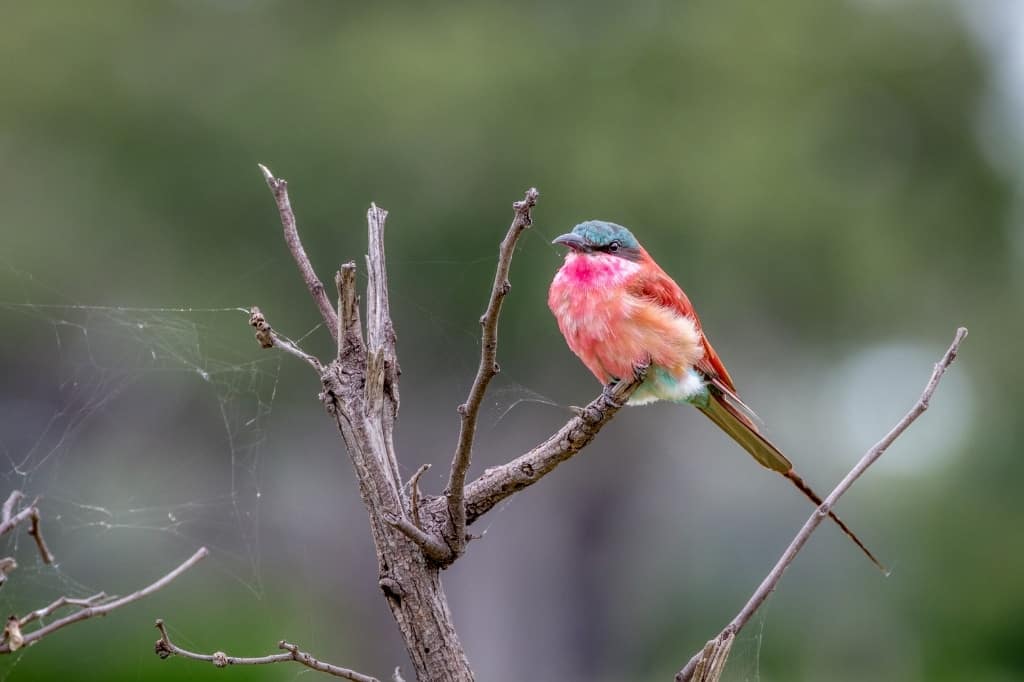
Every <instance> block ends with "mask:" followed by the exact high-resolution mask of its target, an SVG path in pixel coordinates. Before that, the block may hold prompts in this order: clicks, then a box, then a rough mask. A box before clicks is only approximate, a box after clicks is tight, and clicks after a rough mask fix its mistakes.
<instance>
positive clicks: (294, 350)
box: [249, 306, 324, 375]
mask: <svg viewBox="0 0 1024 682" xmlns="http://www.w3.org/2000/svg"><path fill="white" fill-rule="evenodd" d="M249 326H250V327H252V328H253V329H255V330H256V340H257V341H259V344H260V345H261V346H262V347H264V348H275V347H276V348H280V349H281V350H283V351H284V352H286V353H288V354H289V355H294V356H295V357H297V358H298V359H299V360H302V361H303V362H305V363H306V364H308V365H309V366H310V367H312V368H313V369H314V370H316V373H317V375H320V374H323V371H324V366H323V364H321V362H320V360H318V359H317V358H316V357H315V356H312V355H310V354H309V353H307V352H306V351H304V350H302V349H301V348H299V347H298V345H296V344H295V342H294V341H292V340H291V339H289V338H287V337H284V336H281V335H280V334H278V333H277V332H275V331H274V328H273V327H271V326H270V323H269V322H267V318H266V317H265V316H264V315H263V312H262V311H261V310H260V309H259V308H258V307H256V306H253V307H252V308H250V309H249Z"/></svg>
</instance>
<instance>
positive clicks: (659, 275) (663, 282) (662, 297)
mask: <svg viewBox="0 0 1024 682" xmlns="http://www.w3.org/2000/svg"><path fill="white" fill-rule="evenodd" d="M648 258H650V257H648ZM628 289H629V293H630V294H632V295H633V296H636V297H637V298H643V299H646V300H648V301H651V302H653V303H656V304H658V305H660V306H663V307H665V308H670V309H672V310H674V311H676V312H677V313H679V314H680V315H683V316H685V317H688V318H690V319H691V320H693V322H694V324H696V325H697V331H698V332H700V338H701V343H703V344H704V357H703V358H701V360H700V361H699V362H698V363H697V369H698V370H700V371H701V372H702V373H703V374H704V375H705V376H706V377H707V379H708V381H709V382H711V383H712V384H714V385H715V386H716V387H718V389H719V390H721V391H722V392H723V393H725V394H727V395H728V396H730V397H731V398H733V399H735V400H736V402H738V403H739V404H740V405H742V406H743V408H745V409H746V410H748V411H750V408H749V407H747V406H746V405H744V404H743V401H742V400H740V399H739V396H738V395H737V394H736V386H735V385H734V384H733V382H732V377H731V376H729V370H727V369H726V368H725V365H724V364H722V359H721V358H720V357H718V353H716V352H715V349H714V348H712V346H711V342H710V341H708V337H707V335H706V334H705V333H704V330H703V329H702V328H701V324H700V318H699V317H697V312H696V311H695V310H694V309H693V304H692V303H690V299H689V298H687V296H686V293H685V292H683V290H682V289H681V288H680V287H679V285H678V284H676V283H675V281H673V280H672V278H671V277H669V276H668V275H667V274H666V273H665V271H664V270H662V269H661V268H660V267H659V266H658V264H657V263H655V262H654V261H653V260H650V261H649V263H648V264H647V265H646V266H645V267H644V268H643V269H642V270H641V271H640V272H638V273H637V274H636V275H635V276H634V277H633V280H632V281H631V282H630V283H629V287H628ZM751 413H753V412H752V411H751Z"/></svg>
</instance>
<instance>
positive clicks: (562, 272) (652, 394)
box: [548, 220, 887, 572]
mask: <svg viewBox="0 0 1024 682" xmlns="http://www.w3.org/2000/svg"><path fill="white" fill-rule="evenodd" d="M552 243H553V244H560V245H562V246H566V247H568V251H567V253H566V255H565V261H564V262H563V264H562V266H561V267H560V268H559V270H558V272H557V273H556V274H555V277H554V279H553V280H552V282H551V287H550V289H549V291H548V307H549V308H550V309H551V312H552V313H553V314H554V316H555V320H556V321H557V322H558V328H559V330H560V331H561V332H562V335H563V336H564V337H565V341H566V343H567V344H568V345H569V348H570V350H572V352H573V353H575V354H576V355H577V356H578V357H579V359H580V360H582V361H583V364H584V365H585V366H586V367H587V369H589V370H590V371H591V373H593V375H594V376H595V377H597V380H598V381H600V382H601V383H602V384H605V385H609V384H611V383H613V382H615V381H617V380H619V379H623V378H626V377H631V376H633V375H634V372H635V371H636V368H638V367H643V366H646V367H647V369H646V371H645V373H644V378H643V381H642V382H641V383H640V385H639V386H638V387H637V388H636V389H635V390H634V392H633V393H632V394H631V396H630V397H629V399H628V401H627V404H629V405H644V404H647V403H652V402H655V401H659V400H664V401H671V402H676V403H689V404H691V405H693V406H695V407H696V408H697V409H698V410H700V411H701V412H702V413H703V414H705V415H706V416H707V417H709V418H710V419H711V421H713V422H714V423H715V424H716V425H717V426H718V427H719V428H720V429H722V430H723V431H725V433H726V434H728V435H729V436H730V437H731V438H732V439H733V440H735V441H736V442H737V443H738V444H739V445H740V447H742V448H743V449H744V450H746V451H747V452H748V453H750V455H752V456H753V458H754V459H755V460H756V461H757V462H758V463H759V464H761V465H762V466H764V467H765V468H767V469H770V470H771V471H775V472H777V473H779V474H781V475H782V476H784V477H785V478H787V479H789V480H790V481H791V482H792V483H793V484H794V485H795V486H796V487H797V488H798V489H799V490H800V492H802V493H803V494H804V495H805V496H807V497H808V498H809V499H810V500H811V501H812V502H814V503H815V504H816V505H819V506H820V505H821V504H822V499H821V497H820V496H819V495H818V494H817V493H815V492H814V491H813V490H812V489H811V487H810V486H809V485H808V484H807V483H806V482H805V481H804V479H803V478H802V477H801V476H800V475H798V474H797V473H796V471H795V470H794V468H793V464H792V463H791V462H790V460H789V458H787V457H786V455H784V454H783V453H782V451H781V450H780V449H779V448H778V447H776V446H775V445H774V444H773V443H772V442H771V441H770V440H768V438H767V437H766V436H765V435H764V434H763V433H762V432H761V430H760V429H759V428H758V426H757V423H756V421H755V420H757V415H756V414H755V413H754V411H753V410H751V409H750V408H749V407H748V406H747V405H746V404H745V403H744V402H743V401H742V400H741V399H740V396H739V392H738V391H737V389H736V385H735V384H734V382H733V379H732V377H731V376H730V375H729V371H728V370H727V369H726V368H725V365H724V364H723V363H722V359H721V358H720V357H719V355H718V353H716V352H715V349H714V348H713V347H712V346H711V342H710V341H708V337H707V335H706V334H705V333H704V329H703V326H702V325H701V322H700V318H699V317H697V313H696V311H695V310H694V308H693V305H692V304H691V303H690V299H689V298H688V297H687V296H686V294H685V293H684V292H683V290H682V288H680V286H679V285H678V284H676V282H675V281H674V280H673V279H672V278H671V277H669V275H668V274H667V273H666V272H665V271H664V270H663V269H662V268H661V267H660V266H659V265H658V264H657V263H656V262H655V261H654V259H653V258H651V256H650V254H649V253H647V251H646V250H645V249H644V247H643V246H641V245H640V242H639V241H637V239H636V237H635V236H633V233H632V232H630V231H629V230H628V229H627V228H625V227H623V226H622V225H617V224H615V223H611V222H606V221H603V220H588V221H586V222H582V223H580V224H578V225H576V226H575V227H574V228H573V229H572V231H571V232H569V233H567V234H563V235H561V236H559V237H556V238H555V239H554V240H553V242H552ZM758 421H759V420H758ZM829 516H830V517H831V518H832V520H833V521H835V523H836V524H838V526H839V527H840V528H841V529H842V530H843V532H844V533H845V534H846V535H847V536H848V537H849V538H850V539H851V540H852V541H853V542H854V543H855V544H856V545H857V546H858V547H859V548H860V549H861V550H862V551H863V552H864V554H865V555H866V556H867V557H868V558H869V559H870V560H871V561H872V562H873V563H874V564H875V565H876V566H878V567H879V568H880V569H881V570H882V571H884V572H887V570H886V568H885V567H884V566H883V565H882V563H881V562H880V561H879V560H878V559H877V558H875V555H874V554H872V553H871V551H870V550H869V549H868V548H867V547H866V546H865V545H864V543H863V542H861V540H860V538H858V537H857V535H856V534H855V533H854V532H853V531H852V530H850V528H849V527H848V526H847V525H846V524H845V523H844V522H843V521H842V520H840V518H839V517H838V516H837V515H836V514H835V513H833V512H831V511H830V512H829Z"/></svg>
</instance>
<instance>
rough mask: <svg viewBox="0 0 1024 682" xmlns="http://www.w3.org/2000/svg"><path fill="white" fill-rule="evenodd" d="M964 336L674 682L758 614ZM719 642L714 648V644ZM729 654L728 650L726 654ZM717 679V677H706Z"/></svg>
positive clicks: (909, 419)
mask: <svg viewBox="0 0 1024 682" xmlns="http://www.w3.org/2000/svg"><path fill="white" fill-rule="evenodd" d="M966 336H967V329H966V328H964V327H960V328H959V329H957V330H956V336H954V337H953V343H952V344H951V345H950V346H949V349H948V350H947V351H946V352H945V354H944V355H943V356H942V358H941V359H940V360H939V361H938V362H937V363H935V367H934V369H933V370H932V375H931V377H930V378H929V379H928V383H927V384H926V385H925V387H924V391H923V392H922V393H921V397H920V398H918V399H917V402H916V403H915V404H914V406H913V407H912V408H911V409H910V411H909V412H907V414H906V415H904V417H903V419H901V420H900V421H899V422H898V423H897V424H896V426H894V427H893V428H892V430H891V431H889V433H887V434H886V435H885V437H883V438H882V440H880V441H878V442H877V443H875V445H873V446H872V447H871V449H870V450H868V451H867V452H866V453H865V454H864V456H863V457H862V458H861V459H860V461H859V462H857V465H856V466H855V467H853V469H851V470H850V473H848V474H846V476H845V477H844V478H843V480H842V481H840V482H839V485H837V486H836V487H835V489H834V490H833V491H832V492H831V493H830V494H829V496H828V497H826V498H825V501H824V502H823V503H822V504H821V506H819V507H818V508H817V509H816V510H815V511H814V513H813V514H812V515H811V517H810V518H809V519H807V522H806V523H805V524H804V525H803V528H801V529H800V532H798V533H797V534H796V537H795V538H793V541H792V542H791V543H790V544H789V547H787V548H786V551H785V552H783V554H782V556H781V557H780V558H779V561H778V562H777V563H776V564H775V566H774V567H773V568H772V570H771V572H770V573H768V575H767V576H766V577H765V579H764V580H763V581H762V582H761V585H760V586H759V587H758V588H757V590H756V591H755V592H754V594H753V595H752V596H751V597H750V600H749V601H747V603H746V605H744V607H743V608H742V609H741V610H740V612H739V613H738V614H737V615H736V617H735V618H733V619H732V621H731V622H730V623H729V624H728V625H727V626H726V627H725V629H724V630H722V632H721V633H720V634H719V635H718V637H716V638H715V639H713V640H711V641H710V642H708V645H707V646H705V649H704V651H702V652H700V653H698V654H696V655H695V656H693V658H691V659H690V660H689V662H687V664H686V665H685V666H684V667H683V669H682V670H680V671H679V672H678V673H677V674H676V677H675V679H676V682H689V681H690V680H692V679H693V678H694V672H695V670H696V669H697V666H698V664H699V663H700V662H701V661H702V660H704V659H705V658H706V657H707V656H709V655H715V652H717V651H718V650H719V649H721V647H722V646H724V645H726V644H727V643H728V641H730V640H731V639H732V637H734V636H735V635H736V634H737V633H738V632H739V631H740V630H741V629H743V626H744V625H746V624H747V622H748V621H750V619H751V617H753V615H754V614H755V613H756V612H757V610H758V609H759V608H760V607H761V605H762V604H763V603H764V602H765V600H766V599H768V596H769V595H770V594H771V593H772V592H773V591H774V590H775V587H776V586H777V585H778V584H779V580H781V579H782V574H783V573H785V572H786V569H787V568H789V565H790V564H792V563H793V560H794V559H796V556H797V554H799V553H800V550H801V549H802V548H803V546H804V545H805V544H806V543H807V540H808V539H809V538H810V537H811V533H813V532H814V529H815V528H817V527H818V526H819V525H820V524H821V522H822V521H823V520H825V519H826V518H828V515H829V512H831V511H832V508H833V507H834V506H835V504H836V502H838V501H839V498H840V497H842V496H843V494H844V493H845V492H846V491H847V490H849V489H850V486H852V485H853V484H854V483H855V482H856V481H857V479H858V478H860V477H861V475H862V474H863V473H864V472H865V471H867V469H868V467H870V466H871V465H872V464H874V463H875V462H876V461H877V460H878V458H879V457H881V456H882V454H883V453H885V451H886V450H888V449H889V446H891V445H892V444H893V442H894V441H895V440H896V439H897V438H899V437H900V436H901V435H902V434H903V432H904V431H906V430H907V428H908V427H909V426H910V425H911V424H913V423H914V421H916V420H917V418H918V417H920V416H921V415H922V414H924V412H925V410H927V409H928V404H929V402H930V401H931V398H932V395H933V394H934V393H935V389H937V388H938V386H939V381H940V380H941V379H942V375H943V374H945V373H946V369H948V368H949V366H950V364H952V362H953V360H955V359H956V356H957V352H958V351H959V350H960V344H961V343H962V342H963V340H964V338H966ZM716 642H717V643H718V644H717V646H715V645H714V643H716ZM725 655H728V651H726V652H725ZM723 666H724V659H722V663H721V665H719V666H717V667H718V669H719V670H720V669H721V667H723ZM709 679H717V678H709Z"/></svg>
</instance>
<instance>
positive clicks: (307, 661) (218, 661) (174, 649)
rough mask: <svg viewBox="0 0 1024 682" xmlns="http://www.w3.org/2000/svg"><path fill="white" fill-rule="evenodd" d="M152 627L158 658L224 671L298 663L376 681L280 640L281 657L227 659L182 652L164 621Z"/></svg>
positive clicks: (358, 681)
mask: <svg viewBox="0 0 1024 682" xmlns="http://www.w3.org/2000/svg"><path fill="white" fill-rule="evenodd" d="M156 627H157V629H158V630H159V631H160V639H158V640H156V646H155V650H156V655H157V656H159V657H160V658H168V657H169V656H181V657H183V658H191V659H194V660H196V661H206V662H208V663H213V665H214V666H216V667H218V668H226V667H227V666H229V665H267V664H270V663H287V662H290V661H294V662H296V663H301V664H302V665H304V666H306V667H307V668H312V669H313V670H316V671H319V672H322V673H327V674H328V675H334V676H335V677H340V678H341V679H343V680H352V682H380V680H378V679H377V678H376V677H370V676H369V675H363V674H362V673H357V672H356V671H354V670H349V669H348V668H341V667H339V666H336V665H332V664H330V663H324V662H323V661H321V660H318V659H316V658H314V657H313V656H311V655H310V654H307V653H306V652H305V651H301V650H300V649H299V647H298V646H296V645H294V644H289V643H288V642H286V641H284V640H281V641H280V642H278V643H277V648H279V649H284V650H285V651H286V652H287V653H283V654H270V655H269V656H259V657H243V656H228V655H227V654H225V653H224V652H223V651H216V652H214V653H212V654H197V653H195V652H192V651H189V650H187V649H182V648H181V647H179V646H178V645H177V644H175V643H173V642H172V641H171V638H170V637H169V636H168V634H167V628H166V627H164V621H163V620H160V619H158V620H157V621H156Z"/></svg>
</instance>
